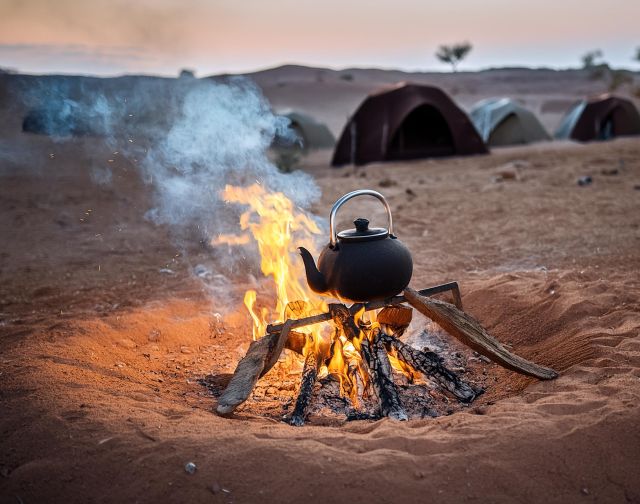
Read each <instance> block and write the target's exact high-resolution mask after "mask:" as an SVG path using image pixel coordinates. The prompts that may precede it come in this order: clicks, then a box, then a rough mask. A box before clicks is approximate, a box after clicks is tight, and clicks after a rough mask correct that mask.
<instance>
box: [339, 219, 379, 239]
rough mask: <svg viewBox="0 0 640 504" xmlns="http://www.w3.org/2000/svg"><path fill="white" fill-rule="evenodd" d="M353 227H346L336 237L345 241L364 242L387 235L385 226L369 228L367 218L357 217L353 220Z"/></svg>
mask: <svg viewBox="0 0 640 504" xmlns="http://www.w3.org/2000/svg"><path fill="white" fill-rule="evenodd" d="M353 223H354V224H355V226H356V227H355V229H346V230H344V231H340V232H339V233H338V239H339V240H340V241H345V242H365V241H373V240H382V239H384V238H386V237H387V236H389V230H388V229H386V228H370V227H369V221H368V220H367V219H363V218H361V217H360V218H358V219H356V220H354V221H353Z"/></svg>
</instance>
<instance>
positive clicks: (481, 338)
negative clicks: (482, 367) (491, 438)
mask: <svg viewBox="0 0 640 504" xmlns="http://www.w3.org/2000/svg"><path fill="white" fill-rule="evenodd" d="M404 297H405V299H406V300H407V302H408V303H409V304H410V305H411V306H413V307H414V308H415V309H416V310H418V311H419V312H420V313H422V314H423V315H425V316H426V317H428V318H430V319H431V320H433V321H434V322H435V323H437V324H438V325H439V326H440V327H442V328H443V329H444V330H445V331H447V332H448V333H449V334H451V335H452V336H454V337H455V338H457V339H459V340H460V341H461V342H462V343H464V344H465V345H467V346H468V347H470V348H472V349H473V350H475V351H476V352H478V353H480V354H482V355H484V356H485V357H488V358H489V359H491V360H492V361H494V362H496V363H498V364H500V365H501V366H502V367H505V368H507V369H511V370H512V371H516V372H517V373H521V374H524V375H528V376H533V377H535V378H539V379H541V380H551V379H553V378H556V377H557V376H558V373H556V372H555V371H554V370H553V369H551V368H548V367H544V366H540V365H538V364H535V363H533V362H531V361H528V360H527V359H524V358H522V357H520V356H519V355H515V354H513V353H511V352H509V350H507V349H506V348H505V347H504V346H503V345H502V344H501V343H500V342H499V341H498V340H497V339H495V338H494V337H493V336H491V335H490V334H489V333H487V331H486V330H485V329H484V328H483V327H482V326H481V325H480V324H479V323H478V321H477V320H476V319H474V318H473V317H471V316H470V315H467V314H466V313H464V312H463V311H461V310H459V309H458V308H456V307H455V306H453V305H452V304H450V303H445V302H444V301H439V300H437V299H430V298H428V297H426V296H423V295H421V294H420V293H419V292H416V291H414V290H413V289H410V288H407V289H405V291H404Z"/></svg>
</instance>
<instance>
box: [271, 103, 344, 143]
mask: <svg viewBox="0 0 640 504" xmlns="http://www.w3.org/2000/svg"><path fill="white" fill-rule="evenodd" d="M278 115H280V116H282V117H286V118H288V119H289V121H290V123H289V127H288V130H289V132H291V133H293V136H295V138H296V140H297V142H296V143H297V144H298V146H299V147H301V148H302V149H305V150H307V149H325V148H331V147H333V146H334V145H335V143H336V139H335V138H334V136H333V134H332V133H331V131H329V128H327V126H326V125H325V124H323V123H321V122H319V121H316V120H315V119H314V118H313V117H311V116H309V115H307V114H303V113H301V112H297V111H293V110H286V111H282V112H280V113H278ZM276 142H277V144H285V145H286V144H287V143H290V139H289V142H287V139H276Z"/></svg>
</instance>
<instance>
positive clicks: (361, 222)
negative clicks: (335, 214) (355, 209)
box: [353, 217, 369, 233]
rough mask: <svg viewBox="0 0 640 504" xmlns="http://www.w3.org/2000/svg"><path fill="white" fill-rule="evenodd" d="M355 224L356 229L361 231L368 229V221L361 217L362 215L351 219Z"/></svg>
mask: <svg viewBox="0 0 640 504" xmlns="http://www.w3.org/2000/svg"><path fill="white" fill-rule="evenodd" d="M353 223H354V224H355V226H356V231H358V232H360V233H363V232H365V231H368V230H369V221H368V220H367V219H363V218H362V217H359V218H357V219H356V220H354V221H353Z"/></svg>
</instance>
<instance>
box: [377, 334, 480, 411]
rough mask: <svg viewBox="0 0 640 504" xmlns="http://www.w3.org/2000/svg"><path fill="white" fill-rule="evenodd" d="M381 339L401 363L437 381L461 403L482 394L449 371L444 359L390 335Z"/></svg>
mask: <svg viewBox="0 0 640 504" xmlns="http://www.w3.org/2000/svg"><path fill="white" fill-rule="evenodd" d="M380 338H381V340H382V341H383V343H384V345H385V347H386V349H387V350H388V351H390V352H392V351H395V354H396V356H397V357H398V358H399V359H400V360H401V361H403V362H405V363H406V364H408V365H409V366H411V367H412V368H413V369H415V370H416V371H420V372H421V373H424V374H425V375H427V376H429V377H430V378H432V379H433V380H435V381H436V382H437V383H438V384H439V385H440V386H441V387H443V388H444V389H446V390H448V391H449V392H451V394H453V395H454V396H455V397H456V398H457V399H458V400H459V401H461V402H464V403H470V402H472V401H473V400H474V399H475V398H476V397H477V396H479V395H480V394H481V393H482V391H476V390H474V389H473V388H472V387H471V386H470V385H469V384H467V383H465V382H464V381H462V380H461V379H460V378H458V376H457V375H456V374H455V373H454V372H453V371H450V370H449V369H447V368H446V367H445V366H444V364H443V363H442V359H441V358H440V357H439V356H438V355H436V354H435V353H433V352H422V351H420V350H417V349H415V348H413V347H411V346H409V345H407V344H406V343H403V342H402V341H400V340H399V339H397V338H394V337H393V336H389V335H388V334H384V333H383V334H381V336H380Z"/></svg>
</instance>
